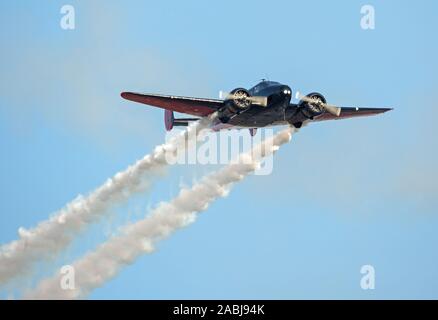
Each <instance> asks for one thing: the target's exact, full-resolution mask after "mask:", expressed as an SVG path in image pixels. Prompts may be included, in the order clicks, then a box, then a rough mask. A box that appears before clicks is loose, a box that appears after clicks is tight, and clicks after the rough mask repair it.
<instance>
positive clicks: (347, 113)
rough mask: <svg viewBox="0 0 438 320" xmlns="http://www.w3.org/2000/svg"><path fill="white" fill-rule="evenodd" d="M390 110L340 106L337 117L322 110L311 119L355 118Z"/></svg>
mask: <svg viewBox="0 0 438 320" xmlns="http://www.w3.org/2000/svg"><path fill="white" fill-rule="evenodd" d="M390 110H392V109H391V108H349V107H347V108H346V107H342V108H341V114H340V115H339V117H337V116H335V115H333V114H330V113H328V112H324V113H323V114H321V115H320V116H317V117H315V118H314V119H313V121H326V120H339V119H347V118H356V117H367V116H373V115H376V114H380V113H384V112H387V111H390Z"/></svg>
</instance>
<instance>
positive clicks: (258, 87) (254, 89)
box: [249, 80, 279, 94]
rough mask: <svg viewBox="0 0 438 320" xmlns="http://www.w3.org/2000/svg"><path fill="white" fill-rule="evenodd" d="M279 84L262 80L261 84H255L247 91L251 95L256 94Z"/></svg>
mask: <svg viewBox="0 0 438 320" xmlns="http://www.w3.org/2000/svg"><path fill="white" fill-rule="evenodd" d="M278 84H279V83H278V82H275V81H266V80H263V81H262V82H259V83H258V84H256V85H255V86H254V87H252V88H251V89H249V91H250V92H251V93H253V94H254V93H257V92H259V91H261V90H263V89H265V88H267V87H271V86H275V85H278Z"/></svg>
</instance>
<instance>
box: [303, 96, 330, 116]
mask: <svg viewBox="0 0 438 320" xmlns="http://www.w3.org/2000/svg"><path fill="white" fill-rule="evenodd" d="M306 97H308V98H310V99H313V100H315V101H320V102H323V103H327V101H326V99H325V98H324V96H323V95H322V94H320V93H318V92H313V93H309V94H308V95H306ZM298 106H299V107H300V109H301V112H302V113H303V114H304V116H305V117H306V118H308V119H313V117H316V116H319V115H320V114H322V113H323V112H324V108H323V107H321V105H319V104H318V103H315V104H314V103H311V102H309V101H303V100H301V101H300V102H299V103H298Z"/></svg>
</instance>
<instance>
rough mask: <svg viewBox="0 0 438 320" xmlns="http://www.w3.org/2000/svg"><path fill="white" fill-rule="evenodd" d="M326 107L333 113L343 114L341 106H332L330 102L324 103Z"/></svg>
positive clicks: (335, 114)
mask: <svg viewBox="0 0 438 320" xmlns="http://www.w3.org/2000/svg"><path fill="white" fill-rule="evenodd" d="M323 106H324V109H325V110H327V112H329V113H331V114H332V115H334V116H336V117H339V116H340V115H341V108H339V107H336V106H332V105H329V104H325V103H324V104H323Z"/></svg>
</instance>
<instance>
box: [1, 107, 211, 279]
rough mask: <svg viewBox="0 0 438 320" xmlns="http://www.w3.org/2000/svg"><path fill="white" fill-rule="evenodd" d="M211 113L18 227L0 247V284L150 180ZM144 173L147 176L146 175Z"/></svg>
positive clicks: (193, 136) (207, 121) (67, 241)
mask: <svg viewBox="0 0 438 320" xmlns="http://www.w3.org/2000/svg"><path fill="white" fill-rule="evenodd" d="M213 117H214V115H212V116H211V117H209V118H203V119H201V120H200V121H198V122H196V123H193V124H191V125H190V126H189V127H188V128H187V130H185V131H184V132H182V133H181V134H180V135H178V136H175V137H173V138H172V139H170V141H169V142H167V143H165V144H162V145H160V146H158V147H156V148H155V150H154V151H153V152H152V153H151V154H149V155H146V156H145V157H144V158H143V159H141V160H139V161H137V162H136V163H135V164H134V165H132V166H130V167H128V168H127V169H126V170H125V171H122V172H119V173H117V174H116V175H115V176H114V177H113V178H110V179H108V180H107V181H106V182H105V183H104V184H103V185H102V186H101V187H99V188H98V189H96V190H95V191H93V192H92V193H90V194H89V195H88V196H86V197H83V196H79V197H78V198H77V199H75V200H74V201H72V202H71V203H69V204H67V205H66V207H65V208H63V209H61V210H60V211H59V212H57V213H56V214H55V215H53V216H52V217H51V218H49V219H48V220H46V221H43V222H41V223H39V224H38V225H37V226H36V227H34V228H33V229H30V230H25V229H23V228H20V229H19V230H18V233H19V239H18V240H15V241H13V242H11V243H9V244H5V245H3V246H1V247H0V285H2V284H4V283H6V282H8V281H10V280H12V279H14V278H15V277H17V276H18V275H22V274H23V273H26V272H28V271H30V270H31V267H32V265H34V264H35V263H36V262H38V261H40V260H43V259H45V258H48V257H51V256H53V255H55V254H57V253H58V252H60V251H61V250H62V249H64V248H66V247H67V246H68V245H69V244H70V243H71V241H72V240H73V238H74V236H75V235H76V234H77V233H78V232H80V231H81V230H82V229H83V227H84V226H86V225H88V224H90V223H92V222H96V220H98V219H99V218H100V217H102V216H103V214H104V213H105V212H106V211H107V210H108V209H109V208H110V207H111V206H113V205H114V204H115V203H117V202H120V201H122V200H124V199H126V198H127V197H128V196H130V195H132V194H133V193H136V192H140V191H142V190H144V189H145V187H147V185H148V184H149V183H150V182H151V181H150V179H146V177H145V175H146V173H147V174H148V175H150V176H154V175H157V174H159V173H160V172H161V171H162V170H163V168H164V167H165V166H166V164H167V163H168V162H167V160H166V159H168V158H169V157H170V158H171V157H173V156H175V154H176V152H177V149H178V148H184V147H185V144H186V142H187V141H188V140H190V139H196V136H197V135H198V134H199V133H200V132H201V131H202V129H205V128H207V127H208V125H209V124H210V121H211V119H212V118H213ZM150 176H148V177H150Z"/></svg>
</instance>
